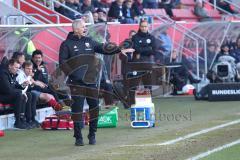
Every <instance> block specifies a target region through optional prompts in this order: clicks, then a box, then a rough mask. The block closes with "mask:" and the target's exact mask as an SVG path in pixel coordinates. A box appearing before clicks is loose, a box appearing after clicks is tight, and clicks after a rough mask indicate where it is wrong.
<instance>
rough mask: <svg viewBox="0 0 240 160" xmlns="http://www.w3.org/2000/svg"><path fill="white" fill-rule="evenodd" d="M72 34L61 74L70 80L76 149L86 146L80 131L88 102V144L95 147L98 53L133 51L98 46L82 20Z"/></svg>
mask: <svg viewBox="0 0 240 160" xmlns="http://www.w3.org/2000/svg"><path fill="white" fill-rule="evenodd" d="M72 28H73V32H70V33H69V34H68V37H67V39H66V40H65V41H64V42H63V43H62V44H61V46H60V53H59V64H60V68H61V70H62V71H63V72H64V73H65V75H66V76H69V78H68V86H69V87H70V90H71V97H72V99H73V101H74V102H73V104H72V106H71V108H72V119H73V121H74V137H75V140H76V141H75V145H76V146H83V145H84V142H83V137H82V133H81V129H82V128H83V127H84V126H83V118H82V113H83V106H84V100H85V99H86V101H87V103H88V105H89V113H90V122H89V134H88V139H89V144H90V145H94V144H96V139H95V132H96V131H97V123H98V114H99V102H98V88H97V87H99V86H98V85H99V81H98V80H99V78H100V77H99V73H100V72H101V69H100V68H101V66H100V60H99V59H98V58H97V55H96V53H101V54H108V55H111V54H116V53H119V52H123V53H126V52H133V51H134V50H133V49H125V50H120V49H119V48H118V47H117V46H114V45H113V44H104V45H103V44H99V43H98V42H96V41H94V40H93V39H92V38H90V37H86V26H85V22H84V20H82V19H78V20H75V21H74V22H73V24H72Z"/></svg>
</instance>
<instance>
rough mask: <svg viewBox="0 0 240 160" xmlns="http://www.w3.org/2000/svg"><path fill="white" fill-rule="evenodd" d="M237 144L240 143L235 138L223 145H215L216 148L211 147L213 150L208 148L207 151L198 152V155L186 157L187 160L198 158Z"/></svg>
mask: <svg viewBox="0 0 240 160" xmlns="http://www.w3.org/2000/svg"><path fill="white" fill-rule="evenodd" d="M237 144H240V139H238V140H236V141H234V142H232V143H228V144H225V145H223V146H220V147H217V148H215V149H213V150H209V151H207V152H204V153H201V154H199V155H197V156H195V157H192V158H188V159H187V160H198V159H201V158H204V157H207V156H209V155H210V154H212V153H215V152H218V151H221V150H223V149H226V148H229V147H232V146H234V145H237Z"/></svg>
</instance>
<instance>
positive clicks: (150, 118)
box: [131, 103, 155, 128]
mask: <svg viewBox="0 0 240 160" xmlns="http://www.w3.org/2000/svg"><path fill="white" fill-rule="evenodd" d="M131 126H132V127H133V128H149V127H154V126H155V109H154V104H153V103H150V104H144V105H142V106H141V105H139V104H137V105H133V106H132V107H131Z"/></svg>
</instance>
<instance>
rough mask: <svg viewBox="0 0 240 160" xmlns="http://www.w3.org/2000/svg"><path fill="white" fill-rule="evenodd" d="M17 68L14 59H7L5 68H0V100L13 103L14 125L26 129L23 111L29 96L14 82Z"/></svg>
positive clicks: (18, 66)
mask: <svg viewBox="0 0 240 160" xmlns="http://www.w3.org/2000/svg"><path fill="white" fill-rule="evenodd" d="M19 68H20V64H19V63H18V62H17V60H15V59H11V60H9V62H8V67H7V68H5V67H1V68H0V81H1V83H0V102H2V103H11V104H13V105H14V106H13V108H14V115H15V123H14V126H15V127H16V128H20V129H27V128H28V126H27V125H26V123H25V122H24V118H25V117H24V112H25V107H26V106H25V105H26V102H27V101H28V102H30V101H29V100H28V98H30V97H28V96H27V94H26V92H23V91H22V89H23V88H22V86H20V85H19V84H18V83H17V82H16V75H17V71H18V69H19ZM28 105H29V104H28ZM27 107H29V106H27Z"/></svg>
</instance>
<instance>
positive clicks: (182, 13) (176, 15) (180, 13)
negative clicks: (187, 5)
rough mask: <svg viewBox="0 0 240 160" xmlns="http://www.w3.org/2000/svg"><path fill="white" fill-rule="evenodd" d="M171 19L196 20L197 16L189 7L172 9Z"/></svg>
mask: <svg viewBox="0 0 240 160" xmlns="http://www.w3.org/2000/svg"><path fill="white" fill-rule="evenodd" d="M172 11H173V19H174V20H176V21H180V20H187V21H198V20H199V18H198V17H197V16H196V15H194V14H193V12H192V10H190V9H173V10H172Z"/></svg>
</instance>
